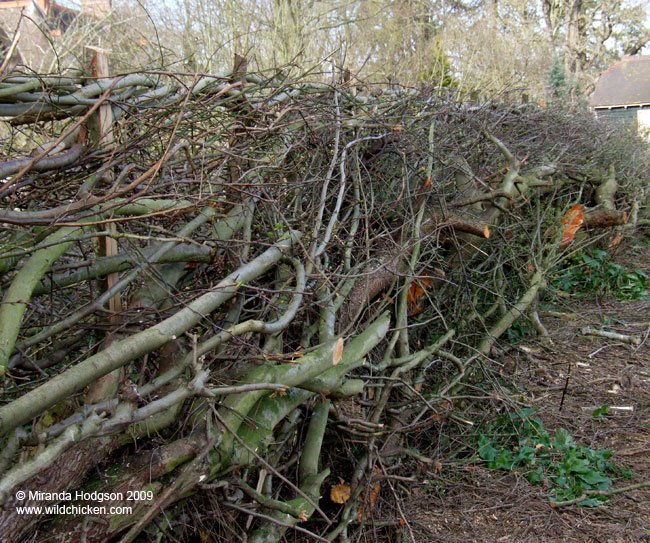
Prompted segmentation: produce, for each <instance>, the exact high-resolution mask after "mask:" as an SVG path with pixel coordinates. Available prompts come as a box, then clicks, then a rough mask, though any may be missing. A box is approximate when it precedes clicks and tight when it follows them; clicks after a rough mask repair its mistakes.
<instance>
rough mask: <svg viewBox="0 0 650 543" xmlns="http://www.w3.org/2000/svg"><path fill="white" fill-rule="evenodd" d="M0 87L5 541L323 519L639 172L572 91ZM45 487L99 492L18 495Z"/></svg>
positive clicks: (364, 506) (605, 232) (417, 434)
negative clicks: (62, 510) (470, 93)
mask: <svg viewBox="0 0 650 543" xmlns="http://www.w3.org/2000/svg"><path fill="white" fill-rule="evenodd" d="M0 115H1V116H3V118H4V121H5V122H4V123H3V125H4V126H3V128H2V152H3V154H4V159H3V162H2V163H1V164H0V172H1V175H0V178H1V179H2V182H1V183H0V202H1V207H2V209H0V223H2V228H1V230H0V232H1V234H0V236H1V237H0V274H1V276H0V277H1V278H0V280H1V285H0V288H1V289H2V290H1V294H2V303H1V305H0V383H1V384H0V386H2V395H1V398H2V400H1V403H0V440H1V441H0V443H1V446H2V452H1V453H0V503H1V504H2V508H1V509H0V540H2V541H3V542H4V541H7V542H8V541H12V542H13V541H16V542H17V541H20V540H21V539H22V538H25V539H29V540H33V539H32V538H35V540H38V541H42V542H44V541H62V542H63V541H66V542H71V541H86V542H92V541H95V542H100V541H108V540H111V539H120V538H121V539H120V540H121V541H124V542H127V541H133V540H134V539H135V538H136V537H143V536H142V535H139V534H141V533H143V532H145V533H149V534H150V537H151V538H155V537H162V535H161V534H162V533H163V532H166V533H168V534H170V537H172V536H173V537H175V538H176V539H173V540H179V539H180V540H183V539H188V538H189V537H190V536H191V534H192V533H193V532H192V528H190V527H189V525H190V524H194V525H195V528H194V530H198V528H196V526H197V522H200V524H201V525H205V526H208V525H209V529H210V530H211V531H212V533H213V534H217V535H214V537H218V538H221V539H218V540H234V539H235V538H242V537H244V534H247V537H248V541H255V542H271V541H279V540H280V539H281V538H282V536H283V534H284V533H285V532H286V531H287V530H290V531H294V532H295V533H299V532H300V533H302V534H303V535H305V537H311V538H317V539H319V540H334V539H336V538H337V537H341V538H342V540H346V539H347V538H348V537H349V536H350V534H351V533H352V531H353V530H356V529H358V527H359V526H361V525H363V523H364V522H366V521H368V520H369V519H371V518H372V516H373V515H374V514H375V509H373V507H372V506H373V505H375V503H374V502H375V500H376V498H377V494H378V493H379V489H380V488H381V483H380V481H381V480H382V479H381V478H382V476H385V475H386V470H389V469H391V466H392V465H395V463H396V462H403V464H404V465H407V464H408V462H426V461H427V459H426V458H425V457H424V456H425V455H423V453H422V452H420V453H415V452H413V451H414V447H415V446H416V445H417V446H418V448H419V449H420V451H426V446H425V444H424V442H425V441H426V440H427V439H428V438H427V437H426V436H427V435H431V434H428V433H427V432H429V433H430V432H433V431H434V429H435V427H436V425H439V424H441V423H442V421H443V420H455V421H458V424H459V425H460V426H461V427H462V425H463V424H465V423H466V421H467V418H468V416H467V415H466V414H464V413H463V409H466V406H467V405H468V398H469V397H470V396H471V395H472V394H473V393H474V392H475V389H473V388H470V389H469V390H468V385H471V383H473V382H475V380H476V379H479V378H480V376H481V375H484V374H485V373H486V372H489V371H490V370H489V368H490V364H491V363H492V360H493V359H494V357H496V356H498V351H499V348H500V347H499V338H501V337H502V336H503V335H504V334H505V332H506V331H507V330H508V329H509V328H510V327H511V326H512V325H513V323H515V321H517V319H520V318H522V317H524V316H525V317H526V318H530V319H531V320H532V321H533V322H535V323H536V326H537V328H538V331H539V333H540V334H544V327H543V323H542V321H541V320H540V319H539V317H538V315H537V311H536V307H537V305H536V304H537V300H538V299H539V297H540V295H542V294H543V293H544V292H545V291H547V290H548V289H547V286H548V283H549V280H550V275H551V273H552V270H553V269H554V268H555V267H556V266H557V265H558V264H560V263H561V262H562V261H563V259H565V258H566V257H567V256H568V255H570V254H572V253H573V252H574V251H575V250H576V249H577V248H578V247H580V246H583V245H585V244H588V243H592V242H593V241H594V240H595V239H597V238H606V241H607V242H611V241H612V240H613V241H614V242H616V240H617V239H620V237H621V236H623V235H626V233H627V232H631V231H633V230H634V228H635V226H636V224H637V222H639V221H640V219H639V217H642V214H643V212H644V209H643V205H641V206H640V205H639V202H644V194H645V192H644V191H645V190H646V189H645V187H647V186H648V181H649V178H650V173H649V172H650V169H649V168H648V160H647V157H645V155H643V154H642V153H643V151H642V147H641V146H640V144H638V143H635V141H634V140H633V139H631V138H621V137H618V136H616V135H615V133H614V132H613V131H612V130H610V129H607V128H605V127H603V126H599V125H597V124H596V122H595V121H594V120H593V119H591V118H590V116H589V115H588V114H587V113H578V112H572V113H569V112H555V113H554V112H551V111H549V110H543V109H540V108H538V107H536V106H533V105H529V104H527V105H507V104H503V103H497V102H488V103H483V104H475V103H463V102H459V101H457V100H452V99H448V98H445V96H444V94H442V93H440V92H439V91H435V90H426V89H425V90H413V89H399V90H382V89H372V88H368V87H365V86H363V85H358V86H354V87H352V86H349V85H346V84H337V83H332V84H323V83H310V82H308V81H306V80H305V78H304V77H303V78H301V79H297V80H287V79H280V78H278V77H277V76H275V77H270V76H266V75H264V74H250V73H246V72H245V71H244V70H241V69H240V70H235V71H234V73H227V74H222V75H218V76H213V77H197V76H194V77H192V76H188V75H186V74H185V75H183V74H172V73H163V72H156V73H139V74H131V75H127V76H121V77H115V78H111V79H105V80H88V79H81V78H75V77H65V76H56V77H54V76H48V77H37V76H29V77H9V78H5V79H4V80H3V81H0ZM569 210H570V211H571V212H570V213H569V214H567V211H569ZM477 395H478V396H480V394H477ZM459 396H463V398H464V400H463V401H462V402H461V401H456V400H457V398H458V397H459ZM477 401H478V400H477ZM482 401H484V406H485V409H489V408H491V407H493V406H494V405H496V404H497V403H498V398H494V399H493V400H490V399H485V398H484V399H483V400H482ZM423 436H424V437H423ZM428 460H429V461H431V460H434V461H435V459H428ZM331 468H332V469H334V471H335V472H334V473H332V474H330V469H331ZM432 469H433V468H432ZM339 477H340V478H341V479H343V480H344V481H345V484H339ZM332 485H335V486H334V488H333V493H332V496H331V499H330V498H327V499H323V500H320V502H319V496H321V495H322V494H324V493H325V490H326V489H327V488H330V487H332ZM377 485H380V486H377ZM19 490H20V491H23V492H25V493H26V494H25V495H22V494H19V493H18V491H19ZM334 490H335V491H336V492H334ZM30 491H31V493H30ZM78 491H81V492H87V493H92V492H96V493H98V494H94V495H93V494H89V495H85V496H79V495H77V492H78ZM39 492H40V493H41V494H39ZM79 498H81V499H79ZM397 498H398V494H397V493H394V494H391V495H390V496H388V497H386V498H385V499H386V500H390V499H397ZM332 499H333V500H334V501H339V502H343V503H342V504H341V505H339V506H336V507H335V506H334V505H333V504H332V502H331V500H332ZM191 503H195V504H201V508H203V513H201V511H199V510H198V509H197V508H196V507H194V508H191V507H190V508H188V504H191ZM55 504H60V505H79V506H81V505H84V504H86V505H92V506H98V505H101V506H105V509H102V510H101V511H99V510H98V511H93V512H91V513H88V512H86V513H85V514H76V515H74V514H73V515H58V516H56V517H54V518H53V517H52V515H50V516H48V515H45V514H44V512H43V513H42V514H29V515H28V514H20V512H19V509H17V507H18V506H30V505H55ZM111 507H112V508H118V509H112V510H111V509H110V508H111ZM125 507H126V508H125ZM120 508H125V509H120ZM188 511H192V513H191V514H192V515H196V517H197V518H198V519H200V521H197V522H193V523H190V522H189V521H188V518H189V517H188ZM305 532H306V534H305ZM36 534H37V535H36ZM156 534H158V535H156ZM168 540H172V539H168Z"/></svg>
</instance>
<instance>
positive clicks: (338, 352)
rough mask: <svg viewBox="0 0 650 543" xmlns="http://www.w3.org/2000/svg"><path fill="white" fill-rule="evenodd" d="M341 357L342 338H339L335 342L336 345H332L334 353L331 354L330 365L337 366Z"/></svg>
mask: <svg viewBox="0 0 650 543" xmlns="http://www.w3.org/2000/svg"><path fill="white" fill-rule="evenodd" d="M342 356H343V338H342V337H340V338H339V339H337V340H336V344H335V345H334V352H333V353H332V365H333V366H338V365H339V362H340V361H341V357H342Z"/></svg>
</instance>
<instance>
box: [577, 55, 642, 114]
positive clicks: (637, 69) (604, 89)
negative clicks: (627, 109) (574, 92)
mask: <svg viewBox="0 0 650 543" xmlns="http://www.w3.org/2000/svg"><path fill="white" fill-rule="evenodd" d="M589 103H590V105H591V106H592V107H612V106H632V105H637V106H638V105H641V104H650V55H639V56H633V57H623V58H622V59H621V60H620V61H619V62H617V63H616V64H614V65H613V66H612V67H611V68H608V69H607V70H605V71H604V72H603V73H601V74H600V77H599V78H598V81H597V82H596V90H595V91H594V94H593V95H592V96H591V100H590V101H589Z"/></svg>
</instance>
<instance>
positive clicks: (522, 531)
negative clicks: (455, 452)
mask: <svg viewBox="0 0 650 543" xmlns="http://www.w3.org/2000/svg"><path fill="white" fill-rule="evenodd" d="M625 261H626V262H625V265H626V266H627V267H640V268H642V269H644V268H645V271H646V273H648V274H649V275H650V270H649V268H650V252H649V251H648V250H647V248H645V249H643V250H642V251H636V252H635V251H630V252H629V253H627V254H626V258H625ZM570 309H571V311H573V312H575V313H576V314H577V315H578V318H577V319H576V320H568V319H562V318H553V317H546V318H544V319H543V320H544V322H545V324H546V326H547V327H548V329H549V332H550V335H551V338H552V341H553V348H552V350H545V349H539V348H536V347H535V345H534V342H532V343H530V342H529V343H527V342H523V345H529V346H530V347H532V348H533V352H530V351H528V352H526V350H513V351H511V352H509V353H508V354H507V355H506V356H503V357H502V358H501V359H500V360H499V362H500V363H502V364H503V366H502V367H501V368H500V369H499V372H500V375H501V376H502V377H503V378H504V382H505V381H508V382H509V383H510V384H511V386H513V385H514V387H516V388H518V389H519V390H520V391H521V397H520V400H521V404H522V405H523V404H527V405H530V406H532V407H536V408H538V409H539V411H538V413H537V416H539V417H540V418H541V419H542V420H543V422H544V426H545V427H546V428H547V429H548V430H549V432H553V431H554V430H555V429H556V428H559V427H563V428H566V429H567V430H568V431H569V432H570V434H571V435H572V436H573V438H574V440H575V441H580V442H581V443H583V444H584V445H586V446H589V447H592V448H594V449H610V450H611V451H613V456H612V458H611V460H612V461H613V462H614V463H616V464H617V465H619V466H626V467H628V468H629V469H630V470H631V472H632V473H633V477H632V478H631V479H630V480H628V481H624V480H615V482H614V487H622V486H627V485H630V484H632V483H637V482H641V481H650V301H647V300H646V301H642V300H638V301H618V300H615V299H607V300H604V301H597V300H589V301H584V300H578V301H576V300H571V302H570ZM586 325H591V326H594V327H597V328H603V329H607V330H610V331H614V332H619V333H623V334H631V335H635V336H637V337H640V338H641V339H642V340H643V344H642V345H640V346H634V345H626V344H623V343H620V342H617V341H615V340H610V339H605V338H602V337H595V336H586V335H584V334H582V333H581V329H582V328H583V327H584V326H586ZM565 387H566V389H565ZM515 400H516V398H515ZM603 405H607V406H610V410H609V413H608V415H607V416H605V417H602V418H595V417H594V416H593V415H592V413H590V412H589V411H588V409H587V408H590V407H600V406H603ZM612 407H623V408H625V409H624V410H622V411H619V412H616V413H614V412H613V410H612V409H611V408H612ZM443 433H444V431H441V435H442V434H443ZM447 433H448V434H449V435H451V432H447ZM460 464H461V465H459V461H458V458H457V457H456V458H454V459H453V460H452V459H449V461H448V462H444V461H443V463H442V465H439V466H438V467H437V469H436V470H430V469H428V470H423V471H422V472H421V473H420V475H419V476H421V477H423V478H428V481H429V482H428V483H427V484H422V485H416V487H414V488H411V489H410V490H409V492H410V499H409V500H407V502H406V503H404V504H403V505H402V512H403V515H404V519H405V520H406V521H407V522H408V524H409V527H410V530H411V531H412V534H413V539H415V541H417V542H418V543H419V542H429V541H431V542H434V541H445V542H456V541H458V542H461V541H463V542H467V541H480V542H491V541H495V542H497V541H499V542H500V541H505V542H510V541H517V542H536V541H549V542H555V541H558V542H559V541H579V542H583V541H584V542H587V541H589V542H608V543H609V542H633V541H634V542H638V541H650V488H648V487H646V488H643V489H640V490H636V491H631V492H626V493H622V494H617V495H615V496H612V497H611V498H610V499H609V501H608V502H607V503H606V504H605V505H601V506H599V507H595V508H589V507H576V506H571V507H567V508H562V509H556V508H552V507H551V506H550V505H549V500H548V489H545V488H544V487H543V486H542V485H539V486H534V485H531V484H530V483H529V482H528V481H527V480H526V478H525V477H523V476H522V475H519V474H517V473H515V472H506V471H499V470H494V469H488V468H487V467H484V466H483V465H477V464H476V463H475V462H472V463H469V462H467V463H466V464H465V465H463V463H462V461H461V462H460ZM394 514H395V516H396V517H399V513H398V512H394ZM393 518H395V517H393ZM400 524H401V525H402V526H403V527H404V525H405V522H404V520H402V522H401V523H400ZM398 540H399V539H398ZM403 541H409V538H407V539H404V540H403Z"/></svg>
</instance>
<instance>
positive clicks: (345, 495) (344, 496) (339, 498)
mask: <svg viewBox="0 0 650 543" xmlns="http://www.w3.org/2000/svg"><path fill="white" fill-rule="evenodd" d="M339 481H341V483H340V484H338V485H335V486H333V487H332V488H331V489H330V500H332V501H333V502H334V503H345V502H346V501H348V500H349V499H350V485H347V484H345V482H344V481H343V479H341V478H339Z"/></svg>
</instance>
